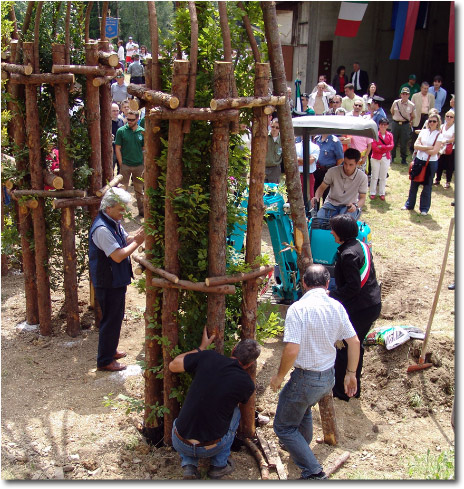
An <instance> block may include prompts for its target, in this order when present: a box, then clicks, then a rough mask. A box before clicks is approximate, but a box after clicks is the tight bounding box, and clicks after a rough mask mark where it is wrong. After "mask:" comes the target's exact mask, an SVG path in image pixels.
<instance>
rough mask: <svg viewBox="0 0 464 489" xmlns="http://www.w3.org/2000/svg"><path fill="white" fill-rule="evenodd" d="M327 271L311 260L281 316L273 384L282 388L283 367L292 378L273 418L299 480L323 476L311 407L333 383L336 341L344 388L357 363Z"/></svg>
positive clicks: (353, 339) (351, 388)
mask: <svg viewBox="0 0 464 489" xmlns="http://www.w3.org/2000/svg"><path fill="white" fill-rule="evenodd" d="M329 280H330V274H329V272H328V270H327V269H326V268H325V267H324V266H323V265H310V266H309V267H308V268H307V269H306V272H305V274H304V277H303V288H304V290H305V294H304V295H303V297H302V298H301V299H300V300H299V301H297V302H295V303H294V304H292V305H291V306H290V308H289V309H288V312H287V316H286V319H285V332H284V342H285V343H286V345H285V348H284V350H283V352H282V358H281V360H280V366H279V371H278V373H277V375H274V376H273V377H272V378H271V383H270V385H271V388H272V389H273V390H274V391H277V390H279V389H280V386H281V384H282V382H283V380H284V377H285V375H286V374H287V372H288V371H289V370H290V369H291V368H292V367H293V366H294V367H295V369H294V370H293V372H292V373H291V376H290V380H289V381H288V382H287V384H286V385H285V387H284V388H283V389H282V391H281V393H280V396H279V403H278V405H277V411H276V415H275V418H274V431H275V433H276V435H277V436H278V437H279V440H280V442H281V443H283V445H284V446H285V448H286V449H287V450H288V452H289V453H290V456H291V457H292V459H293V461H294V462H295V464H296V465H297V466H298V467H299V468H300V469H301V470H302V473H301V479H327V478H328V477H327V475H326V474H325V472H324V471H323V470H322V467H321V465H320V464H319V462H318V461H317V459H316V457H315V456H314V453H313V452H312V450H311V448H310V447H309V444H310V443H311V440H312V435H313V423H312V414H311V407H312V406H314V405H315V404H316V403H317V402H319V401H320V400H321V399H322V398H323V397H324V396H326V395H327V394H329V393H331V391H332V387H333V385H334V382H335V369H334V363H335V356H336V348H335V343H336V342H337V341H338V340H342V339H344V340H345V341H346V343H347V345H348V365H347V370H346V375H345V382H344V384H345V393H346V395H347V396H349V397H353V396H354V395H355V394H356V390H357V381H356V368H357V366H358V359H359V349H360V347H359V340H358V337H357V335H356V332H355V330H354V328H353V326H352V325H351V322H350V320H349V318H348V314H347V312H346V311H345V308H344V307H343V306H342V305H341V303H340V302H338V301H336V300H335V299H332V298H331V297H329V296H328V295H327V288H328V286H329Z"/></svg>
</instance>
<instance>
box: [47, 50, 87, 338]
mask: <svg viewBox="0 0 464 489" xmlns="http://www.w3.org/2000/svg"><path fill="white" fill-rule="evenodd" d="M52 56H53V63H54V64H57V65H60V64H64V63H65V60H66V47H65V45H64V44H52ZM68 106H69V95H68V87H67V86H66V85H64V84H56V85H55V111H56V123H57V127H58V150H59V153H60V176H61V178H62V179H63V188H64V190H72V189H73V188H74V182H73V166H74V165H73V161H72V160H71V158H70V157H69V155H68V151H67V149H66V141H68V140H69V138H70V136H71V124H70V121H69V109H68ZM75 235H76V223H75V217H74V208H72V207H64V208H63V209H61V237H62V241H63V271H64V293H65V307H66V332H67V333H68V335H69V336H72V337H75V336H77V335H78V334H79V333H80V330H81V328H80V323H79V304H78V302H79V301H78V295H77V273H76V259H77V258H76V241H75Z"/></svg>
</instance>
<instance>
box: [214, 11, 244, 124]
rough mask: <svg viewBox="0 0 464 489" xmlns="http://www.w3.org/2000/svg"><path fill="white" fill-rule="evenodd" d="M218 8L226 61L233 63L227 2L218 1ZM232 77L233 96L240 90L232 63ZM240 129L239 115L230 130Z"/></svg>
mask: <svg viewBox="0 0 464 489" xmlns="http://www.w3.org/2000/svg"><path fill="white" fill-rule="evenodd" d="M218 9H219V23H220V24H221V31H222V42H223V45H224V61H226V62H227V63H232V44H231V40H230V29H229V21H228V17H227V2H218ZM231 79H232V80H231V82H232V85H231V94H232V96H233V97H237V96H238V92H237V85H236V83H235V78H234V69H233V65H232V73H231ZM239 130H240V126H239V118H238V116H237V119H236V120H235V121H232V122H231V123H230V131H231V132H232V134H238V132H239Z"/></svg>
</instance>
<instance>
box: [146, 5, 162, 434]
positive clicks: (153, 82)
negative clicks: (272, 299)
mask: <svg viewBox="0 0 464 489" xmlns="http://www.w3.org/2000/svg"><path fill="white" fill-rule="evenodd" d="M150 4H153V5H152V7H153V9H154V12H153V11H152V12H151V14H150V10H151V7H150ZM154 5H155V2H148V11H149V17H150V28H151V37H152V48H151V53H152V57H153V59H155V58H156V59H158V42H157V41H158V28H157V27H156V30H155V31H154V32H153V30H154V26H153V24H152V19H153V18H154V20H155V22H154V24H155V26H156V25H157V23H156V8H155V6H154ZM153 36H154V37H155V42H153ZM148 72H149V76H146V78H145V83H146V86H147V88H152V89H153V90H160V89H161V77H160V72H159V71H158V72H157V73H156V78H152V75H153V71H152V70H151V64H150V63H149V66H148V67H147V71H146V73H148ZM148 109H149V107H147V108H146V110H148ZM153 126H154V123H153V121H152V120H151V119H150V118H149V117H146V119H145V155H144V165H145V170H144V190H145V192H144V215H145V220H146V221H150V222H151V221H152V220H153V216H152V215H151V211H150V189H152V188H157V187H158V178H159V174H160V168H159V166H158V165H157V164H156V158H157V157H159V154H160V152H161V140H160V135H159V132H158V133H157V134H153ZM155 246H156V245H155V237H154V236H152V235H151V234H146V236H145V253H146V258H147V260H150V259H151V257H152V253H151V251H152V250H153V249H154V248H155ZM152 278H153V273H152V272H151V270H149V269H146V270H145V283H146V284H147V286H146V297H145V298H146V307H145V338H146V339H145V362H146V369H145V371H144V374H143V375H144V378H145V393H144V394H145V411H144V416H143V419H144V422H143V424H144V426H143V428H144V433H145V435H146V436H147V437H148V438H149V439H151V440H153V441H154V442H155V443H156V442H157V441H158V440H159V439H162V438H163V435H164V429H162V428H161V426H162V423H161V422H160V419H159V418H158V417H152V409H151V407H150V406H153V405H156V403H158V405H162V404H164V399H163V379H158V378H157V377H156V374H155V372H153V371H151V369H153V368H154V367H157V366H158V365H159V363H160V360H161V358H162V350H161V345H159V343H158V341H156V340H154V339H151V337H152V336H153V335H154V334H155V333H156V330H154V329H153V328H151V327H150V323H151V322H152V323H156V324H161V323H162V317H161V312H162V310H161V308H160V307H157V308H155V305H157V303H158V301H159V302H161V301H162V292H161V291H160V289H156V288H154V287H151V286H150V285H148V284H151V279H152ZM149 418H151V419H150V421H148V419H149Z"/></svg>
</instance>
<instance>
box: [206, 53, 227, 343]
mask: <svg viewBox="0 0 464 489" xmlns="http://www.w3.org/2000/svg"><path fill="white" fill-rule="evenodd" d="M232 76H233V65H232V63H229V62H216V63H215V64H214V96H215V97H216V98H224V97H228V96H229V95H230V93H231V90H232V86H231V79H232ZM229 137H230V135H229V123H228V122H227V121H214V122H213V135H212V139H213V140H212V145H211V170H210V200H209V206H210V213H209V223H208V276H209V277H217V276H219V277H223V276H224V275H225V274H226V252H227V247H226V242H227V209H226V206H225V203H226V202H227V191H228V188H227V171H228V168H229ZM225 299H226V298H225V296H224V295H217V294H216V295H215V294H209V295H208V310H207V315H208V321H207V329H208V333H209V334H210V335H211V334H212V333H215V334H216V338H215V340H214V344H215V349H216V351H217V352H219V353H223V351H224V328H225V311H226V300H225Z"/></svg>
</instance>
